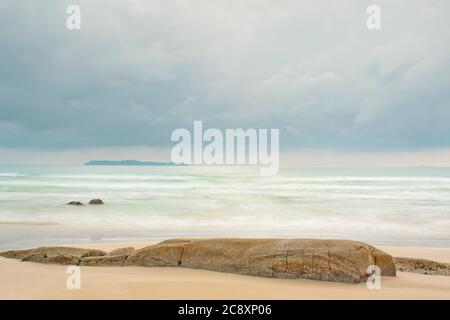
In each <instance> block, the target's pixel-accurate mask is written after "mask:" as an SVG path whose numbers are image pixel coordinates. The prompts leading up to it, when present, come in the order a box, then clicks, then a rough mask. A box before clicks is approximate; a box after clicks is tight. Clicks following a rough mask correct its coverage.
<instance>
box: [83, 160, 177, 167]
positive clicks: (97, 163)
mask: <svg viewBox="0 0 450 320" xmlns="http://www.w3.org/2000/svg"><path fill="white" fill-rule="evenodd" d="M84 165H85V166H142V167H153V166H155V167H157V166H160V167H161V166H164V167H170V166H186V164H176V163H173V162H154V161H138V160H91V161H88V162H86V163H85V164H84Z"/></svg>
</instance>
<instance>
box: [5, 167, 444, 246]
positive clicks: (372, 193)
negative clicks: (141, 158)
mask: <svg viewBox="0 0 450 320" xmlns="http://www.w3.org/2000/svg"><path fill="white" fill-rule="evenodd" d="M92 198H102V199H103V200H104V201H105V205H104V206H84V207H73V206H67V205H65V203H67V202H69V201H72V200H78V201H82V202H84V203H87V202H88V201H89V200H90V199H92ZM449 231H450V169H448V168H447V169H432V168H416V169H364V170H363V169H360V170H344V169H302V168H282V169H281V170H280V174H279V175H277V176H272V177H267V176H266V177H263V176H260V175H259V168H251V167H246V168H237V167H223V168H219V167H64V166H62V167H32V166H0V241H1V243H0V247H1V248H2V249H5V248H17V247H26V246H30V245H49V244H55V243H58V244H60V243H79V242H89V241H94V242H99V241H107V242H109V241H137V240H144V239H145V240H147V239H148V240H160V239H165V238H168V237H200V236H216V237H218V236H241V237H269V236H270V237H312V238H314V237H320V238H348V239H358V240H363V241H367V242H370V243H373V244H391V245H405V246H408V245H414V246H443V247H450V232H449Z"/></svg>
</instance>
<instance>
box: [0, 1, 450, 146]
mask: <svg viewBox="0 0 450 320" xmlns="http://www.w3.org/2000/svg"><path fill="white" fill-rule="evenodd" d="M72 3H76V4H78V5H80V7H81V12H82V29H81V30H80V31H69V30H67V29H66V28H65V19H66V18H67V15H66V13H65V9H66V7H67V5H69V4H72ZM369 4H371V3H369V2H367V3H366V2H365V1H356V0H354V1H351V0H345V1H344V0H341V1H333V2H330V1H313V2H311V1H294V0H292V1H289V0H287V1H260V0H258V1H256V0H250V1H244V2H242V1H226V0H214V1H195V0H192V1H175V0H173V1H138V0H135V1H119V0H108V1H95V2H93V1H87V0H83V1H82V0H80V1H71V2H70V3H69V2H67V1H58V2H49V1H44V0H38V1H32V2H30V1H27V2H19V1H12V0H7V1H2V3H1V4H0V47H1V50H0V146H1V147H4V148H12V149H28V150H40V149H46V150H48V149H54V150H63V149H77V148H95V147H105V148H108V147H121V146H123V147H125V146H126V147H132V146H145V145H147V146H154V147H167V146H170V145H171V141H170V133H171V132H172V130H174V129H176V128H179V127H188V128H191V127H192V122H193V120H203V122H204V124H205V126H207V127H218V128H236V127H257V128H280V129H281V136H280V144H281V148H282V150H301V149H330V150H338V151H392V150H422V149H430V148H441V147H442V148H445V147H450V123H449V121H448V119H450V106H449V101H450V99H449V98H450V90H448V83H450V70H449V69H450V43H449V42H448V41H447V39H449V38H450V22H449V21H448V14H449V13H450V10H449V9H450V4H448V3H446V2H443V1H421V0H415V1H406V0H402V1H396V2H395V3H392V1H387V0H383V1H379V3H378V4H379V5H380V7H381V9H382V29H381V30H380V31H369V30H367V28H366V25H365V19H366V17H367V15H366V10H365V9H366V8H367V6H368V5H369Z"/></svg>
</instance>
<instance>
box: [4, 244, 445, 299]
mask: <svg viewBox="0 0 450 320" xmlns="http://www.w3.org/2000/svg"><path fill="white" fill-rule="evenodd" d="M145 245H148V243H146V244H143V243H120V244H119V243H114V244H106V243H104V244H84V245H77V246H78V247H86V248H98V249H103V250H108V251H109V250H112V249H115V248H120V247H125V246H134V247H135V248H140V247H143V246H145ZM73 246H75V245H73ZM380 249H382V250H384V251H386V252H388V253H390V254H392V255H393V256H403V257H414V258H426V259H432V260H435V261H440V262H450V249H440V248H403V247H380ZM66 270H67V268H66V266H61V265H45V264H38V263H32V262H20V261H19V260H15V259H6V258H2V257H0V299H450V277H445V276H430V275H421V274H414V273H406V272H398V273H397V277H395V278H393V277H392V278H391V277H383V278H382V280H381V289H379V290H369V289H368V288H367V286H366V284H364V283H361V284H345V283H333V282H322V281H313V280H303V279H297V280H290V279H269V278H260V277H251V276H244V275H236V274H225V273H219V272H211V271H204V270H192V269H186V268H145V267H81V289H80V290H76V289H73V290H69V289H67V286H66V281H67V279H68V276H69V275H68V274H67V273H66Z"/></svg>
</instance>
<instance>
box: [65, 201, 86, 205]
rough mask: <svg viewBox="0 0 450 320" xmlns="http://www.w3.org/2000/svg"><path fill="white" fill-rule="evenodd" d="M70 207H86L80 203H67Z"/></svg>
mask: <svg viewBox="0 0 450 320" xmlns="http://www.w3.org/2000/svg"><path fill="white" fill-rule="evenodd" d="M66 204H67V205H69V206H84V204H82V203H81V202H80V201H70V202H69V203H66Z"/></svg>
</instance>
